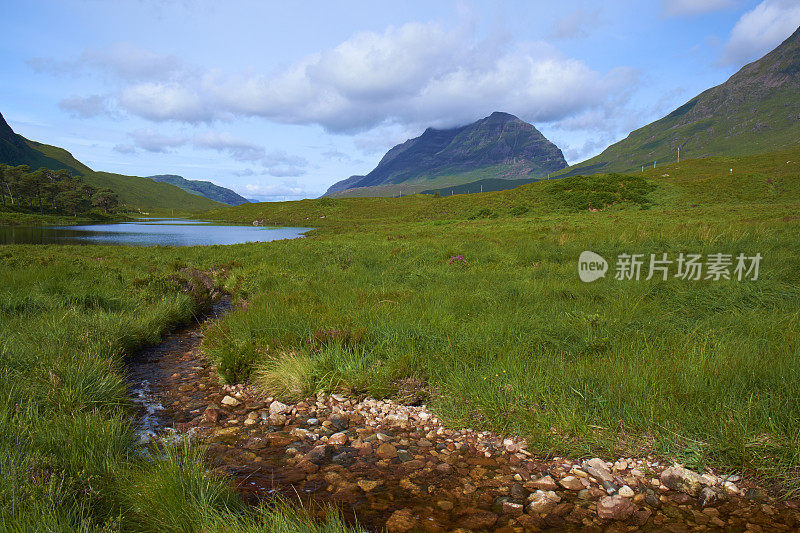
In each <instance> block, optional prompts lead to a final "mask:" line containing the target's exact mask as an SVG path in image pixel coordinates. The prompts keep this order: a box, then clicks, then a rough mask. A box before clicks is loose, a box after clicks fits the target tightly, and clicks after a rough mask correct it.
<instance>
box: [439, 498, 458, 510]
mask: <svg viewBox="0 0 800 533" xmlns="http://www.w3.org/2000/svg"><path fill="white" fill-rule="evenodd" d="M436 506H437V507H438V508H439V509H441V510H442V511H452V510H453V507H455V505H454V504H453V502H451V501H449V500H441V501H438V502H436Z"/></svg>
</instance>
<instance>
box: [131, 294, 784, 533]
mask: <svg viewBox="0 0 800 533" xmlns="http://www.w3.org/2000/svg"><path fill="white" fill-rule="evenodd" d="M226 308H227V304H226V303H225V302H221V303H218V304H216V306H215V308H214V311H213V312H212V313H211V314H210V315H209V316H208V317H207V318H206V319H205V320H204V322H201V323H199V324H196V325H194V326H191V327H187V328H183V329H180V330H177V331H175V332H173V333H171V334H169V335H168V336H167V337H166V338H165V340H164V341H163V342H162V343H161V344H159V345H158V346H155V347H152V348H149V349H146V350H144V351H142V352H141V353H140V354H139V355H138V356H137V357H136V358H134V359H133V360H132V361H131V365H130V373H131V383H132V385H131V395H132V397H133V399H134V401H135V402H136V403H137V404H138V405H139V406H140V413H139V416H140V418H139V427H140V433H141V435H142V438H143V442H147V441H149V440H151V439H153V438H156V439H157V438H163V437H174V436H176V435H177V436H183V437H188V438H191V439H194V440H195V441H196V442H198V443H199V444H200V445H201V446H202V447H203V449H204V450H205V453H206V456H207V459H208V462H209V467H210V468H215V469H217V470H218V471H219V472H221V473H224V474H226V475H229V476H230V478H231V480H232V482H233V483H234V484H235V485H236V487H237V488H238V490H239V491H240V493H241V494H242V496H243V497H244V498H245V499H246V500H247V501H249V502H252V503H254V504H255V503H258V502H259V501H261V500H265V499H269V498H274V497H275V496H276V495H283V496H285V497H287V498H290V499H295V500H297V499H299V500H300V501H302V502H303V503H304V504H305V505H307V506H308V507H309V508H310V509H311V510H312V512H316V513H320V514H322V513H324V512H326V508H325V506H324V505H320V504H334V505H335V506H337V507H338V508H340V509H341V510H342V511H343V512H344V514H345V516H346V517H348V518H349V519H354V520H357V521H358V523H359V524H361V525H362V526H363V527H364V529H365V530H367V531H383V530H388V531H389V532H391V533H396V532H411V531H425V532H444V531H503V532H528V531H540V530H553V531H615V532H616V531H619V532H621V531H665V532H672V533H676V532H682V531H707V530H708V531H796V530H799V529H800V502H798V501H796V500H788V501H786V500H776V499H773V498H772V497H771V496H770V495H769V494H768V492H767V491H765V490H764V489H763V488H760V487H759V486H757V485H755V484H753V483H752V482H750V481H749V480H746V479H742V478H740V477H739V476H728V477H725V476H721V475H717V474H715V473H713V472H704V473H698V472H693V471H691V470H688V469H685V468H682V467H680V466H678V465H667V464H662V463H661V462H659V461H658V460H656V459H655V458H652V457H643V458H619V459H618V460H616V461H614V462H605V461H603V460H601V459H599V458H594V459H591V460H572V459H567V458H561V457H551V458H541V457H537V456H535V455H534V454H532V453H530V452H528V451H527V449H526V447H525V443H524V440H522V439H516V438H509V437H505V438H503V437H500V436H496V435H493V434H490V433H487V432H476V431H471V430H452V429H448V428H447V427H445V426H444V425H443V424H442V423H441V422H440V421H439V420H438V419H437V418H436V416H435V415H434V414H433V413H431V412H430V411H429V410H428V409H426V407H425V406H409V405H400V404H397V403H395V402H393V401H388V400H376V399H370V398H345V397H343V396H339V395H336V394H333V395H325V394H319V395H317V396H316V397H315V398H308V399H306V400H305V401H302V402H299V403H297V404H294V405H286V404H284V403H281V402H280V401H277V400H275V399H273V398H269V397H265V396H264V395H263V394H259V393H258V391H256V390H254V389H253V388H251V387H249V386H246V385H235V386H230V385H228V386H223V385H220V380H219V379H218V377H217V375H216V373H215V371H214V368H213V365H212V364H211V363H210V362H208V361H207V360H206V359H205V358H204V357H203V354H202V353H201V351H200V343H201V340H202V336H203V327H204V324H206V323H207V322H208V321H209V320H213V319H214V318H215V317H216V316H218V315H219V314H221V313H222V312H224V311H225V309H226Z"/></svg>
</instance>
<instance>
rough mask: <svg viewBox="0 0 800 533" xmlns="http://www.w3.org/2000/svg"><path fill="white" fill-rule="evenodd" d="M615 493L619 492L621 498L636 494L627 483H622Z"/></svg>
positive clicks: (631, 496)
mask: <svg viewBox="0 0 800 533" xmlns="http://www.w3.org/2000/svg"><path fill="white" fill-rule="evenodd" d="M617 494H619V495H620V496H622V497H623V498H633V497H634V496H636V493H635V492H633V489H632V488H630V487H629V486H628V485H623V486H622V488H621V489H619V492H618V493H617Z"/></svg>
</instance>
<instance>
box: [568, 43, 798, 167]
mask: <svg viewBox="0 0 800 533" xmlns="http://www.w3.org/2000/svg"><path fill="white" fill-rule="evenodd" d="M798 143H800V29H798V30H796V31H795V32H794V34H792V35H791V36H790V37H789V38H788V39H786V40H785V41H784V42H783V43H781V44H780V45H779V46H778V47H777V48H775V49H774V50H773V51H771V52H769V53H768V54H766V55H765V56H764V57H762V58H761V59H759V60H757V61H754V62H752V63H749V64H748V65H745V66H744V67H742V68H741V69H740V70H739V71H738V72H737V73H736V74H734V75H733V76H731V77H730V78H729V79H728V80H727V81H726V82H725V83H723V84H721V85H718V86H716V87H712V88H711V89H708V90H706V91H704V92H702V93H701V94H699V95H697V96H695V97H694V98H692V99H691V100H689V101H688V102H686V103H685V104H683V105H682V106H680V107H678V108H677V109H675V110H674V111H672V112H671V113H669V114H668V115H667V116H665V117H663V118H661V119H660V120H657V121H655V122H653V123H651V124H648V125H647V126H644V127H642V128H640V129H638V130H636V131H633V132H632V133H631V134H630V135H628V137H627V138H625V139H623V140H622V141H620V142H618V143H616V144H613V145H611V146H609V147H608V148H606V149H605V150H604V151H603V152H602V153H601V154H599V155H597V156H595V157H593V158H591V159H588V160H586V161H584V162H582V163H579V164H577V165H573V166H572V167H570V168H569V169H567V171H566V172H564V173H563V174H562V175H565V176H569V175H576V174H595V173H598V172H626V171H631V170H637V169H640V168H641V166H642V165H645V166H646V165H651V166H652V165H653V163H654V162H656V164H658V163H667V162H673V161H675V160H676V159H677V156H678V148H679V147H680V155H681V159H689V158H697V157H707V156H717V155H721V156H725V155H730V156H742V155H749V154H756V153H762V152H767V151H773V150H777V149H780V148H786V147H789V146H793V145H797V144H798Z"/></svg>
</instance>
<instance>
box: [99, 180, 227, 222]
mask: <svg viewBox="0 0 800 533" xmlns="http://www.w3.org/2000/svg"><path fill="white" fill-rule="evenodd" d="M83 179H84V181H86V183H88V184H89V185H94V186H95V187H108V188H109V189H111V190H113V191H114V192H116V193H117V195H118V196H119V200H120V203H122V204H126V205H128V206H131V207H134V208H137V209H141V210H145V211H147V210H168V209H174V210H175V211H188V212H199V211H207V210H209V209H218V208H220V207H221V206H224V205H225V204H222V203H220V202H215V201H214V200H209V199H208V198H205V197H203V196H199V195H197V194H192V193H188V192H186V191H184V190H183V189H181V188H180V187H176V186H175V185H170V184H169V183H159V182H155V181H153V180H151V179H150V178H140V177H138V176H125V175H122V174H112V173H110V172H90V173H88V174H84V176H83Z"/></svg>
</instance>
